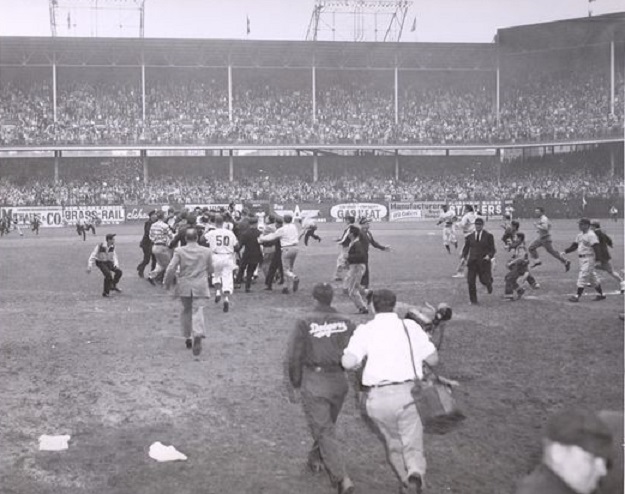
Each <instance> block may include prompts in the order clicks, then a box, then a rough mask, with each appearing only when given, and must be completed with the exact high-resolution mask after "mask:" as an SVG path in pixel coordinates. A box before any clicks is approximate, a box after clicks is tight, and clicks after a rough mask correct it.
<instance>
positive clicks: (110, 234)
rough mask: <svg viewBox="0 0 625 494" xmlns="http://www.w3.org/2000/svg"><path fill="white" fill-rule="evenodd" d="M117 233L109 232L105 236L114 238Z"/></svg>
mask: <svg viewBox="0 0 625 494" xmlns="http://www.w3.org/2000/svg"><path fill="white" fill-rule="evenodd" d="M115 235H117V234H116V233H107V234H106V237H104V238H106V240H112V239H113V237H115Z"/></svg>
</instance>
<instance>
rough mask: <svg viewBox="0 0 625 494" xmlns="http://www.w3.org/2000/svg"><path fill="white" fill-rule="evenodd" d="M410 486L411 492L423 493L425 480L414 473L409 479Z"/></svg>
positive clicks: (415, 493)
mask: <svg viewBox="0 0 625 494" xmlns="http://www.w3.org/2000/svg"><path fill="white" fill-rule="evenodd" d="M408 485H409V488H410V491H409V492H413V493H414V494H422V493H423V478H422V477H421V475H419V474H418V473H413V474H411V475H410V477H408Z"/></svg>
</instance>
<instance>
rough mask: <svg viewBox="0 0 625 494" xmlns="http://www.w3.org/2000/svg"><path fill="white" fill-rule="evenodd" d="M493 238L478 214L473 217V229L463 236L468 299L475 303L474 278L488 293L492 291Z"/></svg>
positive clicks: (463, 256)
mask: <svg viewBox="0 0 625 494" xmlns="http://www.w3.org/2000/svg"><path fill="white" fill-rule="evenodd" d="M495 252H496V250H495V239H494V237H493V235H492V234H491V233H489V232H487V231H486V230H484V219H482V218H480V217H479V216H478V217H477V218H476V219H475V231H474V232H473V233H471V234H470V235H468V236H467V237H465V240H464V248H463V249H462V259H464V260H466V261H467V267H468V275H467V282H468V284H469V299H470V300H471V303H472V304H477V290H476V286H475V279H476V278H477V277H478V276H479V278H480V283H481V284H482V285H484V286H485V287H486V289H487V290H488V293H493V275H492V273H491V262H492V259H493V258H494V257H495Z"/></svg>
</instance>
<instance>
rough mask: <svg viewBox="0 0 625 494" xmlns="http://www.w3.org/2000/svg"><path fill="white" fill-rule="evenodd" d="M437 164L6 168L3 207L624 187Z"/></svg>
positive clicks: (592, 173)
mask: <svg viewBox="0 0 625 494" xmlns="http://www.w3.org/2000/svg"><path fill="white" fill-rule="evenodd" d="M593 156H594V157H593ZM617 159H618V158H617ZM620 159H621V161H622V156H621V157H620ZM74 161H75V162H74ZM431 163H432V165H431V166H424V165H418V166H410V165H408V164H407V165H406V166H401V167H400V176H399V179H398V180H396V179H395V178H394V177H393V172H392V170H391V169H389V168H388V167H386V168H385V167H384V166H375V160H369V161H368V162H366V161H365V162H364V165H363V162H362V161H360V162H359V160H354V161H353V162H352V164H347V165H343V166H341V167H332V168H328V167H323V166H321V165H320V167H319V168H320V172H319V177H318V180H317V181H316V182H315V181H313V180H312V171H311V170H310V169H309V168H306V169H303V168H302V167H299V168H296V167H293V166H290V167H289V166H288V165H287V164H282V165H278V166H274V167H272V168H271V170H269V171H268V170H266V169H265V170H263V169H256V170H246V171H245V172H241V171H239V173H237V174H235V177H234V180H233V181H230V180H228V177H227V173H225V171H224V170H221V171H219V172H218V171H215V172H213V173H205V174H198V173H197V172H195V173H194V172H192V170H191V169H190V168H189V169H184V168H178V170H180V171H179V172H178V173H176V174H175V175H174V174H173V173H172V171H171V170H170V171H169V172H167V167H166V166H165V167H162V170H161V171H158V167H156V170H155V173H154V175H152V176H151V178H150V179H149V180H148V183H147V184H146V183H144V181H143V176H142V174H143V168H142V164H141V160H140V159H138V158H130V159H113V160H109V161H104V162H98V160H95V161H94V162H91V163H87V164H85V163H80V160H72V161H70V162H64V163H62V165H61V166H60V169H59V181H58V182H57V183H55V182H54V180H53V177H50V176H49V175H48V176H45V175H42V174H41V173H39V174H32V173H28V174H24V175H23V176H21V177H20V176H19V175H16V173H15V169H20V168H19V167H17V166H16V167H15V169H14V170H11V169H10V168H7V167H0V205H12V206H42V205H76V204H81V205H92V204H127V205H134V204H166V203H170V204H184V203H187V204H193V203H196V204H207V203H224V202H225V203H227V202H230V200H232V199H233V198H237V199H238V200H240V201H254V200H263V199H267V200H271V201H273V202H275V203H292V202H299V203H323V202H326V203H327V202H330V203H337V202H352V201H392V200H434V201H449V200H467V199H475V200H480V199H484V200H493V199H515V198H525V199H545V198H555V199H571V198H581V197H582V196H584V197H586V198H593V197H601V198H609V197H614V196H616V195H617V194H618V193H619V187H620V188H621V190H622V184H623V176H622V174H620V173H619V171H618V170H617V172H616V174H615V175H612V174H611V173H610V171H609V165H606V164H605V163H604V165H603V166H598V165H597V159H596V155H592V154H589V153H586V152H578V153H572V154H571V153H569V154H568V155H554V156H548V157H543V158H540V159H536V160H528V161H521V162H510V163H507V164H505V165H501V169H499V170H498V165H497V164H496V162H495V161H494V160H492V161H490V162H487V163H484V164H480V163H478V165H476V166H473V167H472V166H462V167H461V166H458V165H456V166H455V167H454V166H453V165H450V166H448V167H441V166H435V165H436V163H437V162H436V161H432V162H431ZM48 169H49V167H48ZM48 173H49V172H48Z"/></svg>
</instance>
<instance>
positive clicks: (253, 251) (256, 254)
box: [235, 217, 263, 293]
mask: <svg viewBox="0 0 625 494" xmlns="http://www.w3.org/2000/svg"><path fill="white" fill-rule="evenodd" d="M246 222H247V227H246V228H245V229H244V230H243V232H242V233H241V236H240V237H239V248H238V249H237V250H238V251H239V252H241V251H242V254H241V264H240V266H239V273H238V274H237V279H236V282H235V285H238V286H241V283H243V276H245V293H249V292H251V291H252V290H251V287H252V278H253V277H254V272H255V271H256V268H257V267H258V265H259V264H260V263H261V262H262V261H263V252H262V250H261V249H260V244H259V243H258V237H260V230H259V229H258V218H257V217H253V218H247V219H246Z"/></svg>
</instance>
